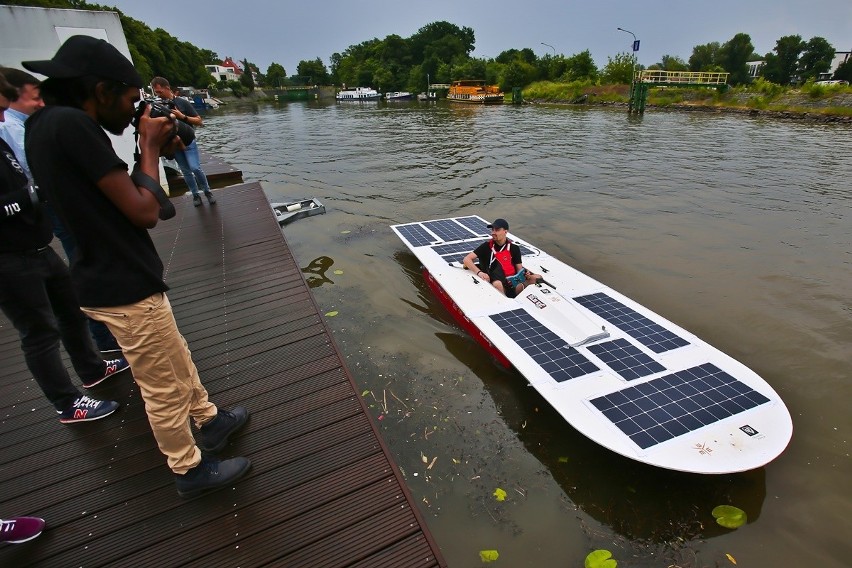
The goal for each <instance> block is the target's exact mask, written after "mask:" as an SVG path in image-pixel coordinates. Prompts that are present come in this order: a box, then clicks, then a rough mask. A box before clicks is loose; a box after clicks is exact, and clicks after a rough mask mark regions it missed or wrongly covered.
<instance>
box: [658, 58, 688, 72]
mask: <svg viewBox="0 0 852 568" xmlns="http://www.w3.org/2000/svg"><path fill="white" fill-rule="evenodd" d="M660 69H663V70H664V71H688V70H689V65H687V64H686V62H685V61H684V60H683V59H681V58H680V57H678V56H677V55H663V57H662V59H661V60H660Z"/></svg>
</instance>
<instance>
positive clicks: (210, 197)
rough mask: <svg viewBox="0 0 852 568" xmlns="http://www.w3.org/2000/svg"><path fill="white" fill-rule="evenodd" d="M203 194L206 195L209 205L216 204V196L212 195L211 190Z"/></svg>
mask: <svg viewBox="0 0 852 568" xmlns="http://www.w3.org/2000/svg"><path fill="white" fill-rule="evenodd" d="M204 195H206V196H207V202H208V203H209V204H210V205H216V198H215V197H213V192H212V191H208V192H206V193H205V194H204Z"/></svg>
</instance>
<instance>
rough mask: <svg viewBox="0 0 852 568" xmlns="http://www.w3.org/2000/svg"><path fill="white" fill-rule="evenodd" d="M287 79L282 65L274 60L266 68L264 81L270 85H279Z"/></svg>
mask: <svg viewBox="0 0 852 568" xmlns="http://www.w3.org/2000/svg"><path fill="white" fill-rule="evenodd" d="M286 80H287V71H286V70H285V69H284V66H283V65H281V64H280V63H275V62H274V61H273V62H272V63H270V64H269V67H267V68H266V82H267V83H268V84H269V86H270V87H281V85H283V84H284V82H285V81H286Z"/></svg>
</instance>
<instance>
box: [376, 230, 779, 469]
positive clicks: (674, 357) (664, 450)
mask: <svg viewBox="0 0 852 568" xmlns="http://www.w3.org/2000/svg"><path fill="white" fill-rule="evenodd" d="M486 225H487V223H486V221H485V220H484V219H482V218H481V217H478V216H466V217H454V218H447V219H436V220H431V221H419V222H415V223H406V224H400V225H393V226H392V227H391V228H392V229H393V231H394V232H395V233H396V234H397V236H399V238H400V239H402V241H403V242H404V243H405V245H406V246H407V247H408V248H409V249H410V250H411V252H412V253H414V255H415V256H416V257H417V259H418V260H419V261H420V262H421V263H422V265H423V274H424V277H425V278H426V282H427V283H428V285H429V287H430V288H431V289H432V290H433V292H434V293H435V294H436V295H437V297H438V298H439V299H440V301H441V303H442V304H443V305H444V306H445V307H446V308H447V309H448V310H449V311H450V312H451V314H452V315H453V317H455V318H456V320H457V321H458V322H459V324H460V325H461V326H462V327H463V328H464V329H465V330H466V331H467V332H468V333H470V334H471V335H472V336H473V337H474V338H475V339H476V340H477V341H478V342H479V343H480V344H481V345H482V346H483V347H485V348H486V349H487V350H488V351H489V352H490V353H492V354H493V355H494V356H495V358H496V359H497V360H498V361H499V362H501V363H502V364H504V365H506V366H513V367H514V368H515V369H517V370H518V371H519V372H520V373H521V374H522V375H523V376H524V377H525V378H526V380H527V381H528V382H529V384H530V386H532V387H533V388H535V389H536V390H537V391H538V392H539V393H540V394H541V396H542V397H543V398H544V399H545V400H547V402H548V403H550V404H551V405H552V406H553V408H555V409H556V411H557V412H559V414H560V415H562V417H563V418H565V420H567V421H568V423H569V424H571V425H572V426H573V427H574V428H576V429H577V430H579V431H580V432H581V433H582V434H584V435H585V436H587V437H589V438H590V439H592V440H594V441H595V442H597V443H598V444H600V445H602V446H604V447H606V448H608V449H610V450H612V451H614V452H617V453H619V454H621V455H623V456H626V457H628V458H631V459H634V460H637V461H640V462H643V463H647V464H650V465H654V466H658V467H662V468H665V469H671V470H677V471H685V472H693V473H705V474H722V473H733V472H738V471H747V470H750V469H754V468H758V467H761V466H763V465H765V464H767V463H769V462H770V461H772V460H773V459H775V458H776V457H777V456H778V455H780V454H781V452H783V451H784V449H785V448H786V447H787V444H788V443H789V441H790V438H791V436H792V434H793V423H792V420H791V418H790V413H789V411H788V410H787V407H786V406H785V405H784V402H783V401H782V400H781V398H780V397H779V396H778V394H777V393H776V392H775V391H774V390H773V389H772V387H771V386H769V384H768V383H767V382H766V381H764V380H763V379H762V378H760V377H759V376H758V375H757V374H756V373H755V372H754V371H752V370H751V369H749V368H748V367H746V366H745V365H743V364H742V363H740V362H738V361H736V360H734V359H733V358H731V357H730V356H728V355H726V354H725V353H722V352H721V351H719V350H718V349H716V348H714V347H712V346H711V345H709V344H707V343H706V342H704V341H702V340H701V339H699V338H698V337H696V336H695V335H693V334H692V333H690V332H688V331H687V330H685V329H683V328H681V327H679V326H678V325H676V324H674V323H672V322H670V321H668V320H667V319H665V318H663V317H662V316H660V315H658V314H656V313H654V312H653V311H651V310H649V309H648V308H646V307H645V306H642V305H640V304H638V303H637V302H634V301H633V300H631V299H630V298H628V297H626V296H624V295H622V294H620V293H619V292H617V291H615V290H613V289H612V288H609V287H608V286H606V285H604V284H602V283H601V282H598V281H597V280H595V279H593V278H591V277H589V276H587V275H585V274H583V273H581V272H579V271H577V270H575V269H574V268H572V267H570V266H568V265H567V264H565V263H563V262H561V261H560V260H557V259H556V258H554V257H552V256H550V255H549V254H547V253H546V252H544V251H543V250H541V249H539V248H537V247H535V246H533V245H532V244H530V243H529V242H528V241H525V240H524V239H521V238H520V237H518V236H517V235H513V234H509V238H510V239H511V240H512V241H513V242H514V243H516V244H518V245H519V246H520V247H521V254H522V258H523V265H524V267H526V268H527V269H529V270H531V271H533V272H534V273H536V274H540V275H542V276H543V277H544V278H543V279H544V282H541V281H540V282H539V283H537V284H536V285H532V286H529V287H527V288H526V289H524V290H523V291H522V292H521V293H520V294H519V295H518V297H516V298H512V299H510V298H507V297H505V296H504V295H503V294H501V293H500V292H498V291H497V290H496V289H495V288H494V287H493V286H491V285H490V284H489V283H488V282H485V281H484V280H481V279H479V278H477V277H476V275H474V274H472V273H471V272H469V271H468V270H466V269H465V268H464V265H463V264H462V259H464V257H465V256H466V255H467V254H468V253H470V252H471V251H473V250H474V249H475V248H476V247H477V246H478V245H479V244H481V243H482V242H484V240H486V239H489V238H490V234H491V233H490V230H489V229H488V228H487V226H486Z"/></svg>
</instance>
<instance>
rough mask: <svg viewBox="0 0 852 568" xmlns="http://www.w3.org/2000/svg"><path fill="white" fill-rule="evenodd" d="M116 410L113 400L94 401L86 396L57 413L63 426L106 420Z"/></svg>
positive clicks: (116, 405)
mask: <svg viewBox="0 0 852 568" xmlns="http://www.w3.org/2000/svg"><path fill="white" fill-rule="evenodd" d="M117 409H118V403H117V402H115V401H114V400H95V399H94V398H89V397H88V396H81V397H80V398H78V399H77V400H75V401H74V404H72V405H71V408H69V409H68V410H66V411H65V412H60V411H59V410H57V411H56V412H57V413H59V421H60V422H62V423H63V424H71V423H73V422H91V421H92V420H100V419H101V418H106V417H107V416H109V415H110V414H112V413H113V412H115V411H116V410H117Z"/></svg>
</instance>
